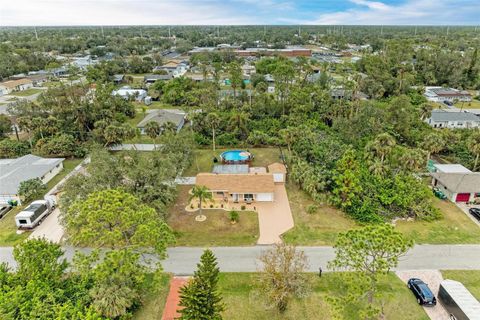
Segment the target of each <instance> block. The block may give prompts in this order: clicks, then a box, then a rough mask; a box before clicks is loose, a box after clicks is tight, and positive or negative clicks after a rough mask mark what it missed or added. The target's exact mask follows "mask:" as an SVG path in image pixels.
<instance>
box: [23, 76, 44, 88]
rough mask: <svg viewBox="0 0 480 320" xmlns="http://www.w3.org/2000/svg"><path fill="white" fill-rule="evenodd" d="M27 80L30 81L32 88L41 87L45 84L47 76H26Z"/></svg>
mask: <svg viewBox="0 0 480 320" xmlns="http://www.w3.org/2000/svg"><path fill="white" fill-rule="evenodd" d="M27 79H29V80H31V81H32V85H33V86H34V87H41V86H43V84H44V83H45V82H47V81H48V74H46V73H38V74H31V75H28V76H27Z"/></svg>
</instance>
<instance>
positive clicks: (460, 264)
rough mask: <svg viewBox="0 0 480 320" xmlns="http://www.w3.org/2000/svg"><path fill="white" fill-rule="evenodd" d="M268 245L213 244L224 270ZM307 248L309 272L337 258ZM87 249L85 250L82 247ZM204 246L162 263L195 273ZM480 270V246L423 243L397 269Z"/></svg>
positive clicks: (249, 265) (244, 266)
mask: <svg viewBox="0 0 480 320" xmlns="http://www.w3.org/2000/svg"><path fill="white" fill-rule="evenodd" d="M266 248H268V246H252V247H213V248H211V249H212V250H213V252H214V253H215V255H216V256H217V258H218V263H219V266H220V269H221V270H222V271H224V272H254V271H256V270H257V267H258V260H257V257H258V256H259V255H260V253H261V252H262V251H263V250H265V249H266ZM299 249H301V250H304V251H305V253H306V255H307V257H308V259H309V262H310V267H309V269H308V271H310V272H317V271H318V267H319V266H321V267H322V268H323V269H324V270H326V271H328V270H327V268H326V265H327V262H328V261H330V260H332V259H333V257H334V250H333V248H331V247H299ZM65 250H66V257H67V258H68V259H71V258H72V256H73V253H74V251H75V249H73V248H71V247H66V248H65ZM82 250H85V249H82ZM202 251H203V249H202V248H190V247H176V248H169V249H168V258H167V259H166V260H165V261H163V262H162V265H163V267H164V269H165V271H168V272H172V273H174V274H179V275H182V274H191V273H193V271H194V270H195V269H196V265H197V263H198V260H199V258H200V255H201V254H202ZM0 261H2V262H3V261H5V262H8V263H10V264H11V265H12V266H13V265H14V264H13V262H14V261H13V257H12V248H11V247H2V248H0ZM447 269H450V270H456V269H460V270H480V245H419V246H415V247H414V248H413V249H412V250H410V251H409V252H408V253H407V254H406V255H405V256H404V257H402V258H401V261H400V264H399V266H398V268H397V270H447Z"/></svg>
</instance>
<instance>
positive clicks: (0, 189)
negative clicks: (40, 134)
mask: <svg viewBox="0 0 480 320" xmlns="http://www.w3.org/2000/svg"><path fill="white" fill-rule="evenodd" d="M63 160H65V159H63V158H42V157H38V156H34V155H32V154H28V155H26V156H23V157H20V158H16V159H0V204H7V203H8V201H9V200H17V201H18V202H19V203H21V199H20V197H19V195H18V188H19V187H20V183H22V182H23V181H27V180H30V179H35V178H39V179H40V180H41V181H42V183H44V184H45V183H47V182H49V181H50V180H51V179H52V178H53V177H55V176H56V175H57V174H58V173H59V172H60V171H61V170H62V169H63Z"/></svg>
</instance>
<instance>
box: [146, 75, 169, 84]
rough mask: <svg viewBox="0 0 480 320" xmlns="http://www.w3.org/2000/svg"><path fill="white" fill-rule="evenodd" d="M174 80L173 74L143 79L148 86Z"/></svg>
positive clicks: (147, 76)
mask: <svg viewBox="0 0 480 320" xmlns="http://www.w3.org/2000/svg"><path fill="white" fill-rule="evenodd" d="M171 79H173V76H172V75H171V74H148V75H146V76H144V77H143V81H144V82H145V83H147V84H152V83H154V82H155V81H168V80H171Z"/></svg>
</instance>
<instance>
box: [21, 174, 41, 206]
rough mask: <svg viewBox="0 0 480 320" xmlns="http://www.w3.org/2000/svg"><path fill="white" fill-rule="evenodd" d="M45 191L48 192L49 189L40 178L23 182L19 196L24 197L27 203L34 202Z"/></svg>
mask: <svg viewBox="0 0 480 320" xmlns="http://www.w3.org/2000/svg"><path fill="white" fill-rule="evenodd" d="M45 191H47V187H46V186H45V185H44V184H43V183H42V180H40V179H39V178H35V179H30V180H26V181H22V182H21V183H20V187H19V188H18V194H19V195H20V196H22V197H23V198H24V200H25V201H26V202H28V201H30V200H33V199H34V198H35V197H37V196H39V195H40V194H42V193H44V192H45Z"/></svg>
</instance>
